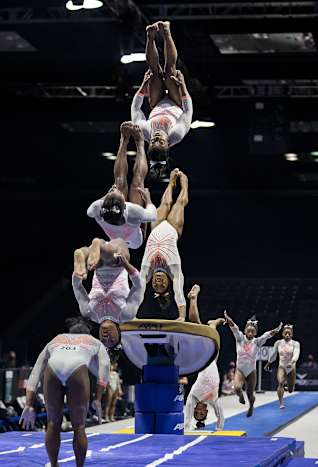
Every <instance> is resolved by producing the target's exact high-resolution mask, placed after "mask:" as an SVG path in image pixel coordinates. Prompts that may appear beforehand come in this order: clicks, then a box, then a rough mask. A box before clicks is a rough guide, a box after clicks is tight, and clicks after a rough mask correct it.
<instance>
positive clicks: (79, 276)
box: [72, 238, 144, 349]
mask: <svg viewBox="0 0 318 467" xmlns="http://www.w3.org/2000/svg"><path fill="white" fill-rule="evenodd" d="M129 261H130V254H129V250H128V248H127V245H126V243H125V241H124V240H122V239H121V238H117V239H115V240H111V241H110V242H106V241H105V240H101V239H98V238H95V239H94V240H93V242H92V244H91V246H90V247H82V248H79V249H77V250H75V252H74V273H73V277H72V285H73V291H74V295H75V298H76V300H77V302H78V304H79V308H80V312H81V314H82V316H84V317H85V318H89V319H91V320H92V321H94V322H96V323H98V324H99V325H100V328H99V337H100V339H101V341H102V342H103V343H104V345H105V346H106V347H107V348H109V349H114V348H116V347H118V345H119V344H120V340H121V334H120V328H119V323H123V322H125V321H130V320H131V319H133V318H135V316H136V313H137V311H138V308H139V305H140V303H141V302H142V300H143V290H144V289H143V287H142V283H141V279H140V274H139V271H138V270H137V269H136V268H135V267H134V266H132V265H131V264H130V262H129ZM88 270H91V271H93V270H94V276H93V283H92V288H91V291H90V293H89V294H88V293H87V291H86V289H85V287H84V286H83V283H82V281H83V280H85V279H86V278H87V274H88ZM128 276H129V278H130V280H131V282H132V287H131V289H129V283H128Z"/></svg>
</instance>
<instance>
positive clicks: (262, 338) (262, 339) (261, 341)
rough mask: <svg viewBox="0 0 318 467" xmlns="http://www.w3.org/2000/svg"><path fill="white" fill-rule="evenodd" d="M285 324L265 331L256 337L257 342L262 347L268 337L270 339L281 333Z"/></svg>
mask: <svg viewBox="0 0 318 467" xmlns="http://www.w3.org/2000/svg"><path fill="white" fill-rule="evenodd" d="M282 326H283V323H280V324H279V325H278V326H277V328H275V329H272V330H271V331H267V332H264V334H263V335H262V336H260V337H256V338H255V344H256V345H258V346H259V347H261V346H262V345H264V344H265V342H266V341H267V339H270V338H271V337H273V336H275V334H277V333H279V331H280V330H281V328H282Z"/></svg>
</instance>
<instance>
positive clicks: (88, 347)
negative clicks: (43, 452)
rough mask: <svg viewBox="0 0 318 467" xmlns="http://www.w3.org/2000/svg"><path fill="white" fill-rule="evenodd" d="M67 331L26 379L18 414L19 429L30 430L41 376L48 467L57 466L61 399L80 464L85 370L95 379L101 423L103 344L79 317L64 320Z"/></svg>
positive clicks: (104, 370)
mask: <svg viewBox="0 0 318 467" xmlns="http://www.w3.org/2000/svg"><path fill="white" fill-rule="evenodd" d="M66 325H67V327H68V332H67V333H66V334H59V335H58V336H56V337H55V338H54V339H53V340H52V341H51V342H49V343H48V344H47V345H46V346H45V348H44V349H43V350H42V352H41V353H40V355H39V356H38V359H37V361H36V363H35V365H34V368H33V370H32V372H31V375H30V377H29V379H28V383H27V389H26V393H27V395H26V406H25V408H24V410H23V413H22V415H21V420H20V421H21V422H22V424H23V427H24V428H26V429H28V428H34V425H35V412H34V399H35V393H36V390H37V387H38V385H39V383H40V381H41V379H42V375H43V374H44V383H43V392H44V399H45V406H46V411H47V419H48V425H47V431H46V438H45V442H46V446H47V452H48V456H49V459H50V463H51V465H52V466H56V465H57V458H58V453H59V447H60V434H59V433H60V430H61V422H62V418H63V406H64V396H65V395H66V398H67V405H68V409H69V414H70V419H71V423H72V427H73V430H74V438H73V446H74V452H75V457H76V465H78V466H82V465H84V460H85V456H86V451H87V438H86V434H85V420H86V416H87V411H88V405H89V398H90V380H89V376H88V371H90V372H91V373H93V374H94V375H95V376H96V377H97V391H96V399H95V402H94V406H95V409H96V410H97V414H98V417H99V422H100V423H101V415H102V413H101V398H102V394H103V391H104V389H105V387H106V385H107V383H108V381H109V370H110V361H109V357H108V354H107V351H106V349H105V347H104V345H103V344H102V343H101V342H100V341H99V340H97V339H95V338H94V337H92V336H91V335H90V328H89V325H88V324H87V322H86V321H85V320H84V319H83V318H81V317H77V318H71V319H68V320H67V321H66Z"/></svg>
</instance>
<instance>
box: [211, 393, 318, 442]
mask: <svg viewBox="0 0 318 467" xmlns="http://www.w3.org/2000/svg"><path fill="white" fill-rule="evenodd" d="M256 397H257V396H256ZM238 403H239V402H238ZM285 404H286V408H285V409H283V410H280V409H279V406H278V401H274V402H270V403H269V404H264V405H261V406H260V407H257V408H256V409H255V410H254V414H253V416H252V417H250V418H247V417H246V412H243V413H240V414H238V415H233V417H229V418H227V419H226V420H225V425H224V429H225V430H244V431H246V435H247V436H268V435H271V434H272V433H276V432H277V431H279V429H280V428H281V427H283V426H285V425H288V424H289V423H290V422H291V421H292V420H294V419H295V418H298V417H299V416H300V415H303V414H305V413H306V412H308V411H309V410H311V409H313V408H314V407H316V406H317V405H318V392H301V393H299V394H295V395H293V396H290V397H287V398H286V400H285ZM242 407H244V406H243V405H242ZM214 429H215V424H214V423H213V424H211V425H206V427H205V430H212V431H213V430H214Z"/></svg>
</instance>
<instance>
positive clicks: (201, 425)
mask: <svg viewBox="0 0 318 467" xmlns="http://www.w3.org/2000/svg"><path fill="white" fill-rule="evenodd" d="M195 426H196V427H197V428H198V429H199V428H204V427H205V423H203V422H197V423H196V425H195Z"/></svg>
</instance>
